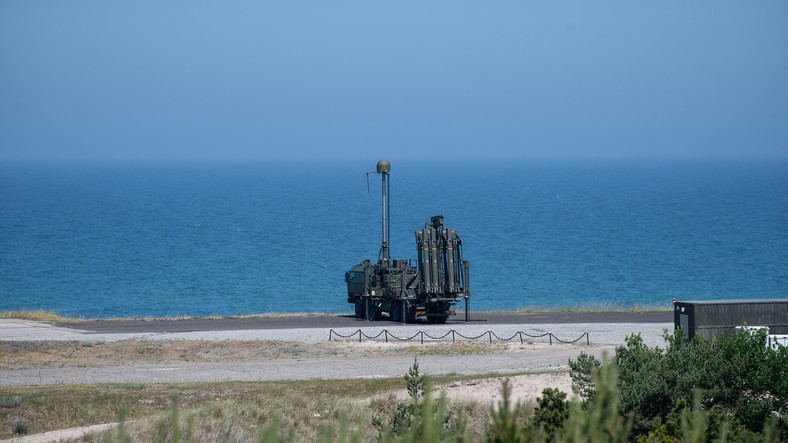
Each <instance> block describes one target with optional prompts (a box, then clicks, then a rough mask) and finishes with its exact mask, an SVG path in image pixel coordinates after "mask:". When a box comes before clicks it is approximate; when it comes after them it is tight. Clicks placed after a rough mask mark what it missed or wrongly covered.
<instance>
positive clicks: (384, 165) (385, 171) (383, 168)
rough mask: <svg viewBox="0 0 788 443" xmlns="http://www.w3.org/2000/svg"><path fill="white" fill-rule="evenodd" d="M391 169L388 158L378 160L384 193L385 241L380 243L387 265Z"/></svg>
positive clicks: (378, 169) (388, 260) (388, 261)
mask: <svg viewBox="0 0 788 443" xmlns="http://www.w3.org/2000/svg"><path fill="white" fill-rule="evenodd" d="M390 171H391V163H389V161H388V160H381V161H379V162H378V167H377V173H378V174H381V176H382V179H383V181H382V189H383V190H382V193H383V201H382V203H383V204H382V206H383V243H382V244H381V245H380V249H381V253H382V256H383V263H384V266H385V267H388V266H389V263H390V260H391V257H389V228H390V222H389V216H390V214H389V212H390V211H389V209H390V208H391V206H390V204H389V191H390V183H389V172H390Z"/></svg>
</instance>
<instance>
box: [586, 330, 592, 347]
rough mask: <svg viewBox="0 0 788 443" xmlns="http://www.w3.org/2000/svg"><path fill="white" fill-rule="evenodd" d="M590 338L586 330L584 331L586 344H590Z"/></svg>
mask: <svg viewBox="0 0 788 443" xmlns="http://www.w3.org/2000/svg"><path fill="white" fill-rule="evenodd" d="M590 344H591V340H590V339H589V338H588V331H586V345H590Z"/></svg>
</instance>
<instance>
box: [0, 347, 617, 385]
mask: <svg viewBox="0 0 788 443" xmlns="http://www.w3.org/2000/svg"><path fill="white" fill-rule="evenodd" d="M534 346H537V348H535V349H530V350H529V349H526V350H525V351H522V352H510V353H496V354H489V355H478V354H475V355H458V356H444V355H422V356H419V357H418V359H419V366H420V369H421V370H422V371H423V372H424V373H426V374H431V375H440V374H490V373H498V374H507V373H518V372H542V371H565V370H567V361H568V359H569V358H570V357H571V358H576V357H577V355H578V354H579V352H580V351H585V352H586V353H591V354H594V355H597V356H602V354H603V353H608V354H609V355H610V354H612V349H613V348H612V347H611V346H572V345H556V346H552V347H551V346H549V345H542V346H539V345H534ZM413 359H414V356H411V355H397V356H383V357H364V358H323V359H315V360H309V359H306V360H296V359H284V360H269V361H258V362H242V363H233V362H228V363H179V364H167V365H135V366H113V367H101V368H41V369H23V370H13V371H0V374H2V378H0V386H29V385H53V384H93V383H173V382H217V381H270V380H309V379H321V380H330V379H350V378H384V377H399V376H401V375H402V374H404V373H405V372H407V369H408V367H410V365H411V364H413Z"/></svg>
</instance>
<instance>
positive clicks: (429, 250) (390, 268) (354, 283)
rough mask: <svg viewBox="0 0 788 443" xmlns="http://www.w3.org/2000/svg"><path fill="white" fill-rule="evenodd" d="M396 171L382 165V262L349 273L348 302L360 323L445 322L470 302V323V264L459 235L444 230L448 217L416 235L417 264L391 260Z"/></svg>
mask: <svg viewBox="0 0 788 443" xmlns="http://www.w3.org/2000/svg"><path fill="white" fill-rule="evenodd" d="M390 171H391V165H390V164H389V162H388V161H386V160H381V161H380V162H378V165H377V170H376V173H378V174H381V176H382V202H383V205H382V206H383V211H382V213H383V217H382V233H383V241H382V243H381V251H380V252H381V254H380V255H381V258H380V259H379V260H378V262H377V263H376V264H372V262H371V261H370V260H364V261H363V262H361V263H359V264H357V265H355V266H353V267H352V268H351V269H350V270H349V271H348V272H346V273H345V281H346V282H347V288H348V298H347V301H348V303H351V304H353V305H354V306H355V316H356V317H358V318H366V319H368V320H374V319H380V318H385V317H388V318H389V319H391V320H392V321H397V322H414V321H417V320H427V321H429V322H431V323H444V322H445V321H446V320H447V319H448V317H449V315H452V314H454V311H453V310H452V307H453V305H454V304H455V303H457V302H458V301H460V300H465V320H466V321H467V320H468V303H469V299H470V295H471V294H470V287H469V279H468V278H469V277H468V273H469V263H468V262H467V261H464V260H463V259H462V240H460V237H459V235H457V231H455V230H454V229H450V228H447V227H446V226H444V224H443V216H442V215H438V216H435V217H432V218H431V220H430V222H429V223H426V224H425V225H424V229H420V230H418V231H416V251H417V255H418V259H417V260H416V261H415V264H414V263H413V260H391V259H390V257H389V244H388V239H389V238H390V236H389V223H390V217H389V216H388V214H389V198H388V197H389V186H390V184H389V173H390Z"/></svg>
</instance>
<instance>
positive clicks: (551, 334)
mask: <svg viewBox="0 0 788 443" xmlns="http://www.w3.org/2000/svg"><path fill="white" fill-rule="evenodd" d="M547 336H548V337H549V338H550V345H552V344H553V333H552V332H550V333H548V334H547Z"/></svg>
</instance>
